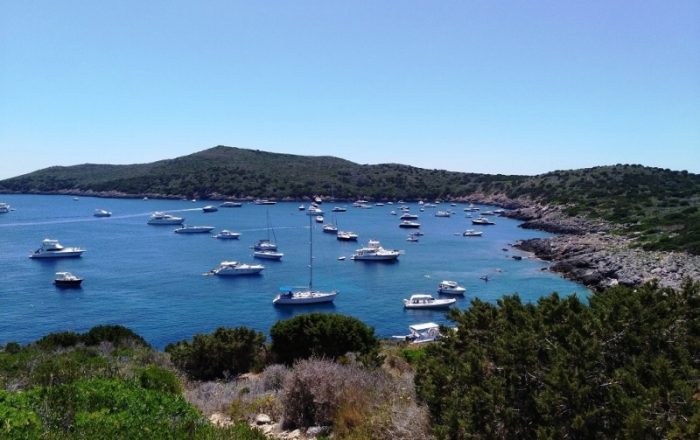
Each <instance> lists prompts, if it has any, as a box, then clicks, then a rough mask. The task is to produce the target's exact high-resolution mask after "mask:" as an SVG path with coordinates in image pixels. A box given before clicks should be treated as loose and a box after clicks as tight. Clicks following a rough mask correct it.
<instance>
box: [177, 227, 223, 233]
mask: <svg viewBox="0 0 700 440" xmlns="http://www.w3.org/2000/svg"><path fill="white" fill-rule="evenodd" d="M213 230H214V227H213V226H183V227H181V228H177V229H175V233H176V234H208V233H210V232H211V231H213Z"/></svg>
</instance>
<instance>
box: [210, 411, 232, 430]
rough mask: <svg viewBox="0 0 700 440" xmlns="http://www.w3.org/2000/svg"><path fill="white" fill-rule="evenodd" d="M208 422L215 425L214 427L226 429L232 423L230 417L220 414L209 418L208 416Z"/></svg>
mask: <svg viewBox="0 0 700 440" xmlns="http://www.w3.org/2000/svg"><path fill="white" fill-rule="evenodd" d="M209 421H210V422H211V423H212V424H214V425H216V426H221V427H227V426H231V425H233V421H232V420H231V418H230V417H228V416H226V415H224V414H221V413H214V414H212V415H211V416H209Z"/></svg>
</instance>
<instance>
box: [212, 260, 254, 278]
mask: <svg viewBox="0 0 700 440" xmlns="http://www.w3.org/2000/svg"><path fill="white" fill-rule="evenodd" d="M263 269H265V266H263V265H262V264H245V263H239V262H238V261H222V262H221V264H219V267H217V268H216V269H212V270H211V271H210V272H209V273H211V274H213V275H219V276H237V275H257V274H259V273H260V272H262V271H263Z"/></svg>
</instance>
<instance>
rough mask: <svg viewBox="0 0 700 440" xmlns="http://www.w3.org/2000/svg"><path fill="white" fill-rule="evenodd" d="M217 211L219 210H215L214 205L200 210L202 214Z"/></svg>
mask: <svg viewBox="0 0 700 440" xmlns="http://www.w3.org/2000/svg"><path fill="white" fill-rule="evenodd" d="M218 210H219V208H217V207H216V206H214V205H207V206H205V207H204V208H202V212H216V211H218Z"/></svg>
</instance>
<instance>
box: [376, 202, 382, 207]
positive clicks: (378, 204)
mask: <svg viewBox="0 0 700 440" xmlns="http://www.w3.org/2000/svg"><path fill="white" fill-rule="evenodd" d="M374 206H384V203H381V202H377V203H375V204H374Z"/></svg>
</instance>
